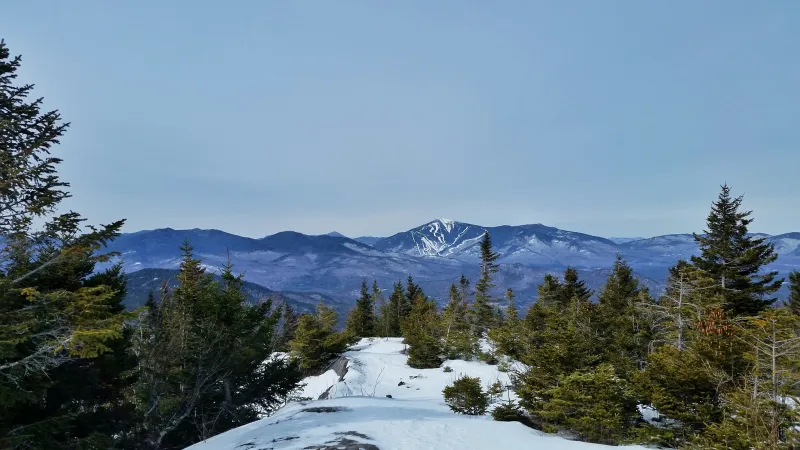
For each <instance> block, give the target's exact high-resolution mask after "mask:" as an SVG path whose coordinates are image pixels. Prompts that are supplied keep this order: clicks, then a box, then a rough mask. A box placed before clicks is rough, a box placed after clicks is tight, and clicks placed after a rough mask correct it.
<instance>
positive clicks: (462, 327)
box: [442, 284, 478, 360]
mask: <svg viewBox="0 0 800 450" xmlns="http://www.w3.org/2000/svg"><path fill="white" fill-rule="evenodd" d="M469 318H470V317H469V305H468V304H467V301H466V299H465V298H464V297H462V296H461V291H460V290H459V289H458V288H457V287H456V285H455V284H453V285H451V286H450V301H449V302H448V303H447V305H446V306H445V307H444V311H443V312H442V337H443V339H444V341H443V350H444V354H445V356H446V357H447V358H448V359H459V358H460V359H466V360H469V359H471V358H473V357H474V356H475V354H476V353H477V347H478V340H477V339H476V338H475V335H474V333H472V327H471V324H470V321H469Z"/></svg>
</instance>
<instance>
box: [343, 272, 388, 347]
mask: <svg viewBox="0 0 800 450" xmlns="http://www.w3.org/2000/svg"><path fill="white" fill-rule="evenodd" d="M378 292H380V290H378ZM374 300H375V299H374V296H373V295H372V294H370V292H369V289H368V288H367V280H361V296H360V297H359V298H358V300H356V306H355V308H354V309H353V311H351V313H350V316H349V317H348V318H347V331H348V332H349V333H350V334H351V335H352V336H354V337H372V336H375V334H376V333H375V328H376V327H375V322H376V321H375V303H374Z"/></svg>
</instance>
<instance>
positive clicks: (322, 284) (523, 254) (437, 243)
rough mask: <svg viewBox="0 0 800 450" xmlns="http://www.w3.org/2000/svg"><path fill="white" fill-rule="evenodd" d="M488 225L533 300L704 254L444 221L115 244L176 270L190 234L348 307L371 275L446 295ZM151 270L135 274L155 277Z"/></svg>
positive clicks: (159, 235) (283, 285)
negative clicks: (572, 272) (388, 231)
mask: <svg viewBox="0 0 800 450" xmlns="http://www.w3.org/2000/svg"><path fill="white" fill-rule="evenodd" d="M486 232H488V233H489V234H490V236H491V238H492V243H493V246H494V249H495V251H497V252H498V253H499V255H500V257H499V259H498V262H499V263H500V271H499V272H498V274H497V277H496V285H497V286H498V288H497V289H498V294H499V293H500V290H501V288H502V290H505V288H508V287H510V288H512V289H514V290H515V291H516V292H517V294H518V298H519V299H520V301H521V303H522V304H525V303H529V302H531V301H533V300H534V298H535V296H536V288H537V286H538V284H539V283H540V282H541V280H542V277H543V276H544V274H546V273H558V272H562V271H563V270H564V269H565V268H566V267H567V266H573V267H576V268H577V269H578V270H579V273H580V276H581V277H582V278H583V279H585V280H586V281H587V284H589V285H590V286H591V287H592V288H594V289H598V288H599V287H601V286H602V284H603V282H604V280H605V278H606V276H607V275H608V273H609V269H610V268H611V266H612V264H613V261H614V259H615V258H616V256H617V255H618V254H619V255H622V256H623V257H624V258H625V259H626V260H627V261H628V263H629V264H630V265H631V266H632V267H633V268H634V270H635V271H636V272H637V274H638V275H639V277H640V279H641V280H642V282H643V283H645V284H647V285H648V286H649V287H650V288H651V290H654V291H658V290H659V289H660V286H661V283H662V282H663V280H664V278H665V277H666V273H667V269H668V268H669V267H670V266H672V265H673V264H675V262H676V261H677V260H678V259H681V258H683V259H688V258H689V257H690V256H691V255H695V254H698V252H699V250H698V247H697V244H696V243H695V241H694V238H693V236H692V235H691V234H672V235H664V236H656V237H651V238H603V237H598V236H592V235H588V234H584V233H578V232H573V231H566V230H561V229H558V228H554V227H549V226H546V225H542V224H532V225H518V226H508V225H505V226H497V227H484V226H480V225H474V224H468V223H462V222H456V221H452V220H446V219H438V220H434V221H431V222H429V223H426V224H424V225H421V226H419V227H416V228H413V229H411V230H408V231H404V232H400V233H397V234H394V235H392V236H388V237H367V236H365V237H358V238H354V239H351V238H348V237H345V236H343V235H342V234H340V233H336V232H331V233H329V234H325V235H317V236H314V235H306V234H302V233H297V232H293V231H285V232H280V233H276V234H273V235H269V236H265V237H263V238H249V237H243V236H237V235H234V234H230V233H226V232H223V231H219V230H200V229H192V230H173V229H171V228H163V229H157V230H147V231H138V232H135V233H127V234H123V235H122V236H120V237H119V238H118V239H116V240H115V241H114V242H112V243H111V244H110V246H109V247H110V250H113V251H117V252H119V253H120V255H121V256H120V258H119V260H120V261H121V263H122V264H123V268H124V270H125V271H126V272H128V273H129V274H131V276H133V274H135V273H136V272H140V271H142V270H144V269H172V270H175V269H176V268H177V267H178V264H179V263H180V259H181V251H180V250H179V247H180V246H181V244H182V243H183V242H184V241H185V240H188V241H189V242H190V243H191V245H192V246H193V247H194V253H195V255H196V256H197V257H200V258H202V259H203V263H204V265H205V266H206V267H207V268H208V269H209V270H211V271H218V270H219V268H220V267H221V266H222V265H223V264H225V262H226V261H227V260H228V258H230V261H231V262H232V263H233V264H234V270H235V271H236V272H241V273H244V278H245V280H247V281H248V282H250V283H254V284H256V285H259V286H260V287H262V288H264V289H265V291H264V292H262V294H263V295H278V294H275V292H285V293H289V294H287V295H294V296H295V298H296V299H298V301H300V302H301V303H303V304H311V303H313V302H316V301H317V300H319V299H322V300H323V301H326V302H333V303H341V304H342V305H346V304H350V303H352V302H353V301H354V300H355V298H356V297H357V295H358V289H359V286H360V283H361V280H362V279H363V278H366V279H367V280H368V281H369V282H370V283H371V281H372V280H373V279H374V280H376V281H378V283H379V285H380V286H381V287H382V288H383V289H384V290H390V289H391V285H392V283H394V282H396V281H397V280H405V278H407V277H408V276H409V275H410V276H413V277H414V279H415V280H416V281H417V282H419V283H420V284H421V285H422V286H423V288H425V289H426V291H427V292H428V294H429V295H432V296H434V297H435V298H437V299H438V300H439V301H444V300H445V298H446V294H447V290H448V287H449V285H450V283H452V282H454V281H456V280H457V279H458V278H459V277H460V275H461V274H462V273H463V274H465V275H466V276H467V277H468V278H470V279H472V280H475V279H476V278H477V275H478V260H479V254H480V247H479V242H480V239H481V237H482V236H483V234H484V233H486ZM759 236H764V237H766V238H767V239H768V240H769V241H770V242H771V243H773V244H774V245H775V249H776V251H777V252H778V254H779V258H778V260H777V261H776V262H775V263H774V264H773V265H772V267H771V268H773V269H774V270H778V271H779V272H781V273H783V274H785V273H788V272H789V271H791V270H793V269H795V268H797V267H798V266H800V233H797V232H795V233H786V234H781V235H775V236H769V235H764V234H759ZM150 275H151V274H150V273H146V276H145V277H142V276H141V275H137V276H136V277H137V278H136V279H137V280H139V281H146V280H147V279H149V278H155V277H150ZM162 275H164V274H163V273H162ZM270 293H273V294H270ZM140 297H141V295H140ZM286 298H288V297H286ZM139 301H140V300H136V301H133V300H132V301H131V302H129V303H131V304H136V303H139Z"/></svg>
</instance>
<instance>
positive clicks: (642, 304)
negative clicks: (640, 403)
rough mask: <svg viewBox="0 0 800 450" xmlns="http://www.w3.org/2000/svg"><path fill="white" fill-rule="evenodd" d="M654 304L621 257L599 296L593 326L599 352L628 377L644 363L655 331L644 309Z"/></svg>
mask: <svg viewBox="0 0 800 450" xmlns="http://www.w3.org/2000/svg"><path fill="white" fill-rule="evenodd" d="M653 303H654V302H653V300H652V298H650V295H649V294H648V292H647V290H646V289H644V288H642V287H640V286H639V280H638V279H637V278H636V277H635V276H634V274H633V269H631V267H630V266H629V265H628V264H627V263H626V262H625V261H624V260H623V259H622V257H621V256H617V260H616V261H615V262H614V268H613V270H612V272H611V274H610V275H609V276H608V280H607V281H606V284H605V286H604V287H603V290H602V291H601V292H600V294H599V296H598V303H597V308H596V314H595V319H594V321H593V322H592V325H593V328H594V333H595V336H597V341H596V342H597V344H598V348H597V351H598V354H600V355H602V356H603V360H604V361H605V362H608V363H610V364H611V365H612V366H613V367H614V368H615V369H616V370H617V374H619V375H620V376H623V377H624V378H626V379H630V376H631V375H632V374H633V371H634V370H636V369H638V368H641V367H642V366H643V365H644V359H645V358H646V356H647V351H648V347H649V344H650V341H651V339H652V331H653V328H652V322H651V321H650V320H649V319H650V317H649V316H648V315H647V314H645V313H644V311H645V309H646V308H647V307H649V305H652V304H653Z"/></svg>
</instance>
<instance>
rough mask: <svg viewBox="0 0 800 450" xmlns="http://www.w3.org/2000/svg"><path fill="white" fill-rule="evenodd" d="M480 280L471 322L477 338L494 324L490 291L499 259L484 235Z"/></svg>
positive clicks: (488, 239) (489, 240) (486, 234)
mask: <svg viewBox="0 0 800 450" xmlns="http://www.w3.org/2000/svg"><path fill="white" fill-rule="evenodd" d="M480 247H481V266H480V278H479V279H478V283H477V284H476V285H475V302H474V303H473V304H472V315H473V322H474V324H475V331H476V333H477V335H478V337H481V336H482V335H483V334H484V333H486V332H487V331H488V330H489V328H491V327H492V325H493V324H494V323H495V320H494V319H495V316H494V310H493V309H492V305H491V300H492V297H491V294H490V292H489V291H490V290H491V289H492V288H493V287H494V284H493V282H492V281H493V280H492V276H493V275H494V274H495V273H497V270H498V266H497V264H496V261H497V259H498V258H499V257H500V255H499V254H497V253H496V252H495V251H494V250H492V238H491V237H490V236H489V233H488V232H487V233H484V235H483V239H482V240H481V244H480Z"/></svg>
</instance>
